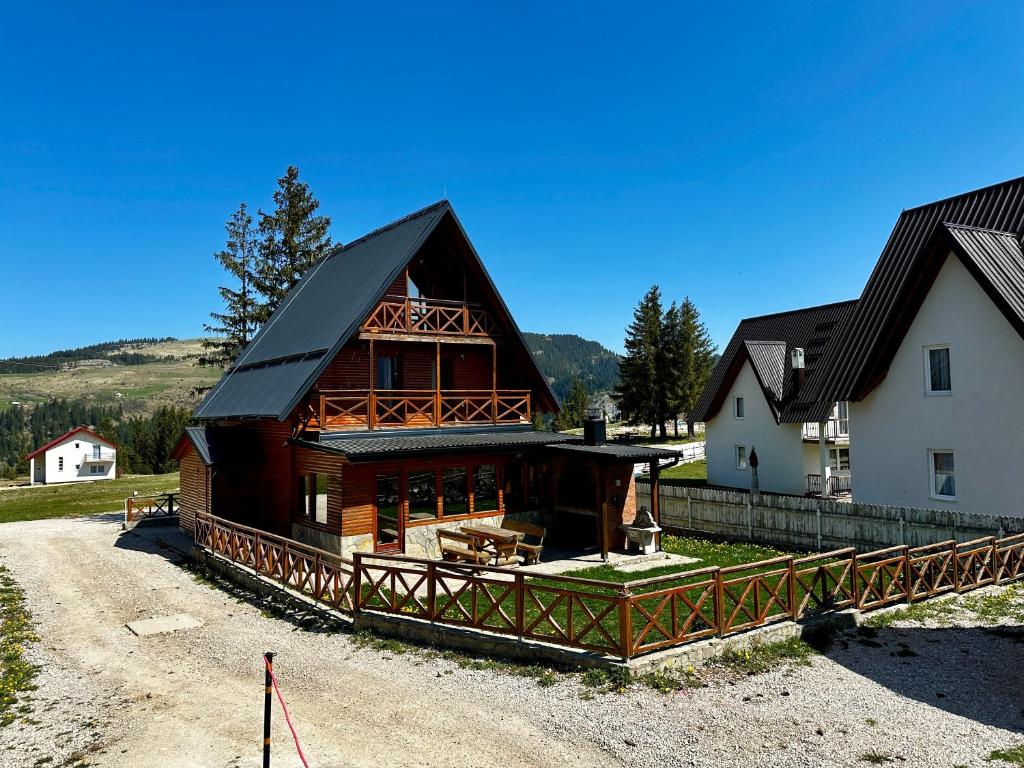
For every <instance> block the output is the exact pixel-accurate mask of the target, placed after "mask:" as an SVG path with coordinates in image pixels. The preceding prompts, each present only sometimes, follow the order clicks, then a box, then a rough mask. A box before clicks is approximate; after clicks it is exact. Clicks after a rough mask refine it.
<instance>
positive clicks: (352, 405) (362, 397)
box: [306, 389, 531, 431]
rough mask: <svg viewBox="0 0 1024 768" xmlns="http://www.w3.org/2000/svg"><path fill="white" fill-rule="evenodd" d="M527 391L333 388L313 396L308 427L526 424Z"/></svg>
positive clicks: (309, 409)
mask: <svg viewBox="0 0 1024 768" xmlns="http://www.w3.org/2000/svg"><path fill="white" fill-rule="evenodd" d="M530 416H531V411H530V392H529V391H528V390H496V391H491V390H448V389H445V390H440V391H438V390H433V389H388V390H377V391H373V392H368V391H366V390H333V391H324V392H321V393H320V394H319V395H314V396H313V397H312V398H311V399H310V401H309V405H308V408H307V422H306V427H307V428H314V429H315V428H319V429H321V430H323V431H331V430H338V429H377V428H378V427H441V426H446V425H453V424H526V423H529V421H530Z"/></svg>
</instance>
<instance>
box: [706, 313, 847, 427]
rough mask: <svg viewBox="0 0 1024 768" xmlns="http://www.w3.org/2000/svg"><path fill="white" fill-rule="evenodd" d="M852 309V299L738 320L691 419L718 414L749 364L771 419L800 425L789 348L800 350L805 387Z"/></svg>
mask: <svg viewBox="0 0 1024 768" xmlns="http://www.w3.org/2000/svg"><path fill="white" fill-rule="evenodd" d="M856 304H857V302H856V300H853V301H842V302H839V303H836V304H824V305H822V306H818V307H808V308H807V309H797V310H792V311H790V312H778V313H776V314H772V315H761V316H760V317H749V318H746V319H745V320H741V321H740V324H739V326H738V327H737V328H736V332H735V333H734V334H733V336H732V338H731V339H730V340H729V343H728V345H726V348H725V351H724V352H723V353H722V356H721V357H720V358H719V359H718V363H717V364H716V365H715V369H714V370H713V371H712V372H711V378H710V379H709V380H708V383H707V386H705V387H704V392H703V393H702V394H701V396H700V399H699V400H698V401H697V405H696V407H695V408H694V414H693V418H694V420H695V421H706V420H708V419H710V418H711V417H713V416H714V415H715V414H716V413H717V412H718V409H719V408H721V406H722V403H723V401H724V400H725V397H726V395H727V394H728V392H729V388H730V387H731V386H732V384H733V382H734V381H735V380H736V377H737V376H738V375H739V372H740V370H741V369H742V367H743V364H744V363H745V362H746V361H748V360H749V361H750V363H751V367H752V368H753V369H754V373H755V374H756V376H757V380H758V383H759V384H760V385H761V390H762V392H763V393H764V396H765V400H766V401H767V402H768V405H769V407H770V408H771V409H772V413H773V415H774V416H775V420H776V421H777V422H801V421H804V420H805V419H804V417H803V412H802V410H801V409H800V408H799V407H798V405H799V404H798V403H796V398H795V397H794V393H793V376H792V367H791V363H790V359H789V352H790V350H792V349H793V348H794V347H801V348H802V349H803V350H804V363H805V366H806V368H805V371H804V376H805V384H804V386H805V387H806V386H807V382H809V381H811V380H812V379H813V378H814V377H815V376H816V375H817V374H819V373H820V364H821V354H822V352H823V350H824V349H825V347H826V345H827V344H828V342H829V340H830V339H831V338H832V336H833V335H834V334H836V333H837V332H838V330H839V328H840V327H841V325H842V324H843V323H844V322H845V321H846V319H847V318H848V317H849V316H850V314H851V312H852V311H853V308H854V307H855V306H856Z"/></svg>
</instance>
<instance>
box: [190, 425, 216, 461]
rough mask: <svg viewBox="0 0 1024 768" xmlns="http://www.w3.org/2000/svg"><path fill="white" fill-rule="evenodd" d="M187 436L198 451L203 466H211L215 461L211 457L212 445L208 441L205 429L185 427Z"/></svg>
mask: <svg viewBox="0 0 1024 768" xmlns="http://www.w3.org/2000/svg"><path fill="white" fill-rule="evenodd" d="M185 435H186V436H187V437H188V439H189V441H190V442H191V443H192V445H193V447H194V448H195V449H196V453H197V454H199V458H200V459H202V461H203V464H206V465H207V466H210V465H211V464H213V459H212V458H211V457H210V444H209V443H208V442H207V441H206V428H205V427H185Z"/></svg>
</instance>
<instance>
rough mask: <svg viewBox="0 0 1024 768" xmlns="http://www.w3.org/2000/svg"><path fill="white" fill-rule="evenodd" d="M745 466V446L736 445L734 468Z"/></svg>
mask: <svg viewBox="0 0 1024 768" xmlns="http://www.w3.org/2000/svg"><path fill="white" fill-rule="evenodd" d="M746 468H747V446H745V445H737V446H736V469H746Z"/></svg>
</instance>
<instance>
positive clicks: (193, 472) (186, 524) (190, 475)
mask: <svg viewBox="0 0 1024 768" xmlns="http://www.w3.org/2000/svg"><path fill="white" fill-rule="evenodd" d="M179 467H180V470H181V480H180V488H181V492H180V494H179V496H178V504H179V512H178V515H179V518H178V526H179V527H180V528H181V530H183V531H185V532H186V533H188V534H190V535H191V534H193V533H194V532H195V522H196V514H198V513H200V512H202V513H209V511H210V468H209V467H207V466H206V465H205V464H204V463H203V461H202V459H200V458H199V455H198V454H197V453H196V449H195V448H194V447H193V445H192V444H191V443H189V444H188V446H187V447H186V449H185V452H184V454H183V455H182V457H181V460H180V461H179Z"/></svg>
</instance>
